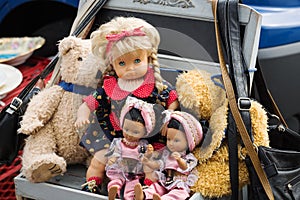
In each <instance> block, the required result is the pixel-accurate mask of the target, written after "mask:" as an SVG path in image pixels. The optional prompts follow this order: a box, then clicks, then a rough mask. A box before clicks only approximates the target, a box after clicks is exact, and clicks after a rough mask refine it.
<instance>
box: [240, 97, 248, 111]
mask: <svg viewBox="0 0 300 200" xmlns="http://www.w3.org/2000/svg"><path fill="white" fill-rule="evenodd" d="M237 105H238V108H239V110H242V111H249V110H250V108H251V100H250V98H248V97H239V98H238V101H237Z"/></svg>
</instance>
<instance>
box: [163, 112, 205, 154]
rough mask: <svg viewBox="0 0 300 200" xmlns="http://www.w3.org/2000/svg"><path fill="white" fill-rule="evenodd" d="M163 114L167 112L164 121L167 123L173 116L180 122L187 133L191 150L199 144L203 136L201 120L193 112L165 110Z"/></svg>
mask: <svg viewBox="0 0 300 200" xmlns="http://www.w3.org/2000/svg"><path fill="white" fill-rule="evenodd" d="M163 114H165V120H164V123H166V125H167V124H168V123H169V122H170V120H171V119H172V118H174V119H176V120H177V121H179V122H180V124H181V125H182V126H183V129H184V131H185V134H186V138H187V141H188V145H189V150H190V151H193V150H194V148H195V147H196V145H198V144H199V143H200V142H201V140H202V138H203V132H202V126H201V124H200V122H199V121H198V120H197V119H196V118H195V117H194V116H192V115H191V114H189V113H186V112H182V111H169V110H165V111H164V112H163Z"/></svg>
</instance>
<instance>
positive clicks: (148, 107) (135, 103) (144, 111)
mask: <svg viewBox="0 0 300 200" xmlns="http://www.w3.org/2000/svg"><path fill="white" fill-rule="evenodd" d="M153 106H154V104H150V103H147V102H145V101H143V100H140V99H137V98H135V97H131V96H128V97H127V99H126V102H125V104H124V106H123V108H122V110H121V114H120V125H121V127H122V126H123V123H124V117H125V115H126V114H127V113H128V112H129V111H130V110H131V109H132V108H136V109H138V110H140V111H141V115H142V117H143V119H144V121H145V128H146V136H148V135H149V134H150V133H151V132H152V131H153V130H154V128H155V112H154V109H153Z"/></svg>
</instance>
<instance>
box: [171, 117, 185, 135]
mask: <svg viewBox="0 0 300 200" xmlns="http://www.w3.org/2000/svg"><path fill="white" fill-rule="evenodd" d="M167 127H168V128H174V129H177V130H180V131H182V132H184V133H185V131H184V128H183V126H182V124H181V123H180V122H179V121H178V120H177V119H174V118H171V119H170V121H169V123H168V126H167Z"/></svg>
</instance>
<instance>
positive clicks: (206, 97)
mask: <svg viewBox="0 0 300 200" xmlns="http://www.w3.org/2000/svg"><path fill="white" fill-rule="evenodd" d="M216 83H217V84H215V82H213V81H212V79H211V74H209V73H208V72H206V71H203V70H192V71H189V72H186V73H183V74H180V75H179V76H178V77H177V82H176V90H177V92H178V100H179V102H180V103H181V107H182V109H187V110H188V111H189V112H193V113H194V114H196V115H197V116H198V117H199V119H204V120H207V121H208V122H209V128H208V131H207V132H206V134H205V136H204V140H203V142H202V144H201V146H198V147H197V148H196V149H195V150H194V151H193V154H194V155H195V157H196V158H197V159H198V161H199V162H198V163H199V164H198V165H197V167H196V169H197V171H198V173H199V174H198V181H197V182H196V184H195V185H194V186H193V187H192V191H194V192H200V193H201V194H202V195H203V196H204V197H209V198H214V197H221V196H227V195H230V194H231V188H230V177H229V158H228V145H227V141H226V139H225V130H226V129H227V125H228V122H227V115H228V100H227V98H226V93H225V90H224V89H223V88H222V87H220V86H218V85H219V84H221V82H220V81H219V80H218V81H217V82H216ZM250 116H251V122H252V133H253V137H254V144H256V145H257V146H260V145H263V146H269V137H268V134H267V130H268V125H267V123H268V118H267V114H266V112H265V110H264V109H263V108H262V106H261V105H260V104H259V103H258V102H256V101H252V102H251V108H250ZM238 148H239V184H240V187H242V186H244V185H246V184H248V183H249V178H248V171H247V167H246V164H245V162H244V156H245V155H246V150H245V149H244V148H242V147H241V146H239V147H238Z"/></svg>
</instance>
